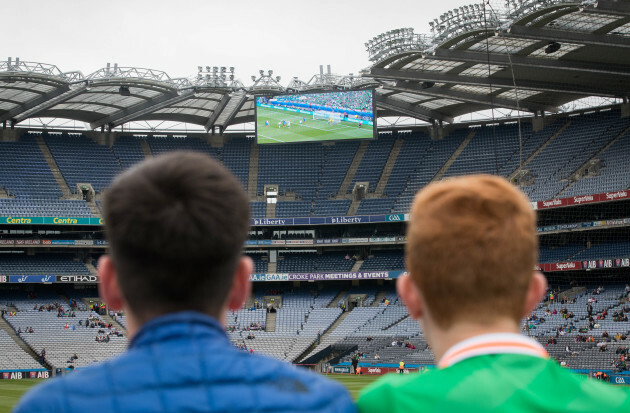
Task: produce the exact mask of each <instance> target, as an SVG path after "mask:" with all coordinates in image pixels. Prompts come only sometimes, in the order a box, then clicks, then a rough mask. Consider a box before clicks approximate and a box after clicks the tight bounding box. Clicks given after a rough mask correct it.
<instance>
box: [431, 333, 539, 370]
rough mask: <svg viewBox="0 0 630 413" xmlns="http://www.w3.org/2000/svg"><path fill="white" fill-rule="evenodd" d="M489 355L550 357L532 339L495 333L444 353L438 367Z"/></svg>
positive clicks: (460, 343)
mask: <svg viewBox="0 0 630 413" xmlns="http://www.w3.org/2000/svg"><path fill="white" fill-rule="evenodd" d="M487 354H524V355H528V356H534V357H542V358H547V357H549V354H547V351H546V350H545V348H544V347H543V346H541V345H540V344H539V343H538V342H537V341H534V340H532V339H531V338H528V337H525V336H523V335H521V334H515V333H494V334H483V335H479V336H475V337H471V338H468V339H466V340H464V341H460V342H459V343H457V344H455V345H454V346H452V347H451V348H449V349H448V350H447V351H446V353H444V356H442V358H441V359H440V361H439V363H438V367H440V368H444V367H449V366H452V365H453V364H455V363H459V362H460V361H463V360H466V359H468V358H471V357H477V356H484V355H487Z"/></svg>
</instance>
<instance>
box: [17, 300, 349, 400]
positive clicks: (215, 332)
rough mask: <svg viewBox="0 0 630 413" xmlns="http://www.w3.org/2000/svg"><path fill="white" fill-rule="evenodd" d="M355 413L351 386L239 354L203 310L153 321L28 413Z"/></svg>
mask: <svg viewBox="0 0 630 413" xmlns="http://www.w3.org/2000/svg"><path fill="white" fill-rule="evenodd" d="M82 411H94V412H112V413H117V412H169V413H174V412H263V411H264V412H283V411H300V412H355V411H356V410H355V407H354V404H353V402H352V399H351V398H350V396H349V395H348V393H347V391H346V390H345V388H343V387H342V386H341V385H340V384H337V383H335V382H333V381H330V380H328V379H326V378H324V377H322V376H319V375H317V374H314V373H310V372H308V371H305V370H302V369H299V368H296V367H294V366H291V365H289V364H286V363H283V362H281V361H278V360H274V359H271V358H268V357H264V356H259V355H254V354H249V353H246V352H243V351H239V350H237V349H236V348H235V347H234V346H233V345H232V344H231V343H230V341H229V339H228V338H227V336H226V335H225V332H224V331H223V327H222V326H221V325H220V324H219V323H218V322H217V321H216V320H215V319H213V318H210V317H208V316H205V315H203V314H200V313H195V312H181V313H175V314H169V315H166V316H163V317H158V318H156V319H154V320H151V321H149V322H148V323H146V324H145V325H144V326H143V327H142V328H141V329H140V331H138V333H137V334H136V336H135V337H134V338H133V340H131V342H130V344H129V349H128V351H127V352H125V353H123V354H122V355H120V356H118V357H115V358H113V359H111V360H108V361H106V362H104V363H102V364H99V365H95V366H91V367H88V368H85V369H82V370H80V371H77V372H74V373H72V374H69V375H68V376H65V377H63V378H57V379H52V380H50V381H48V382H46V383H45V384H42V385H40V386H37V387H35V388H34V389H33V390H31V391H30V392H28V393H27V394H26V395H25V396H24V397H23V398H22V400H20V402H19V404H18V406H17V407H16V408H15V412H16V413H23V412H82Z"/></svg>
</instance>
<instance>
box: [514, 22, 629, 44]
mask: <svg viewBox="0 0 630 413" xmlns="http://www.w3.org/2000/svg"><path fill="white" fill-rule="evenodd" d="M502 36H506V37H510V38H513V39H533V40H545V41H548V42H551V41H554V42H560V43H562V42H568V43H581V44H590V45H593V46H605V47H611V46H614V47H622V48H630V42H629V41H628V39H626V38H624V37H621V36H610V35H606V34H592V33H583V32H575V31H569V30H558V29H548V28H545V27H532V26H512V27H510V29H509V32H507V33H504V34H502Z"/></svg>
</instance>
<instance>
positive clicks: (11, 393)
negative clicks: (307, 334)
mask: <svg viewBox="0 0 630 413" xmlns="http://www.w3.org/2000/svg"><path fill="white" fill-rule="evenodd" d="M326 377H328V378H330V379H332V380H336V381H338V382H339V383H341V384H343V385H344V386H345V387H346V388H347V389H348V391H349V392H350V394H351V395H352V398H353V399H354V400H356V399H357V397H359V392H360V391H361V390H362V389H363V388H364V387H366V386H367V385H368V384H370V383H372V382H374V381H375V380H377V379H378V378H379V377H381V376H367V375H366V376H355V375H352V374H348V375H345V374H330V375H326ZM44 380H45V379H29V380H0V413H9V412H10V411H11V409H12V408H13V407H14V406H15V405H16V404H17V402H18V400H20V397H22V395H23V394H24V393H26V392H27V391H28V389H30V388H31V387H33V386H34V385H36V384H38V383H41V382H42V381H44Z"/></svg>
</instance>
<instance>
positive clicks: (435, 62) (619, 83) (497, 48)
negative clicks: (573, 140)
mask: <svg viewBox="0 0 630 413" xmlns="http://www.w3.org/2000/svg"><path fill="white" fill-rule="evenodd" d="M430 25H431V27H432V34H431V35H427V36H423V35H417V34H414V33H413V30H411V29H399V30H393V31H390V32H387V33H384V34H382V35H380V36H377V37H375V38H374V39H372V40H371V41H369V42H368V43H366V47H367V49H368V52H369V54H370V59H371V60H372V61H373V62H375V63H374V64H373V65H372V66H371V67H370V68H369V69H367V70H366V71H365V72H364V73H363V76H366V77H370V78H373V79H375V80H377V81H378V82H379V83H380V84H381V85H382V88H380V89H379V90H378V91H377V105H378V106H379V107H381V108H383V109H386V112H385V113H383V112H381V113H379V115H385V114H387V115H395V114H400V113H402V114H404V115H406V116H411V117H415V118H418V119H423V120H427V121H444V122H452V121H453V119H454V118H455V117H456V116H460V115H464V114H468V113H472V112H476V111H480V110H485V109H490V108H508V109H517V110H522V111H526V112H532V113H543V112H557V111H558V107H559V106H560V105H563V104H565V103H567V102H570V101H574V100H577V99H580V98H583V97H589V96H598V97H609V98H622V99H626V98H627V96H628V95H630V4H629V3H627V2H621V1H614V0H600V1H599V2H595V1H591V0H586V1H566V0H509V1H508V2H507V8H506V9H505V10H501V11H498V12H497V11H495V10H493V9H492V8H491V7H490V5H486V4H483V5H471V6H464V7H460V8H459V9H456V10H453V11H449V12H447V13H445V14H443V15H442V16H440V19H436V20H434V21H432V22H431V23H430Z"/></svg>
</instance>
